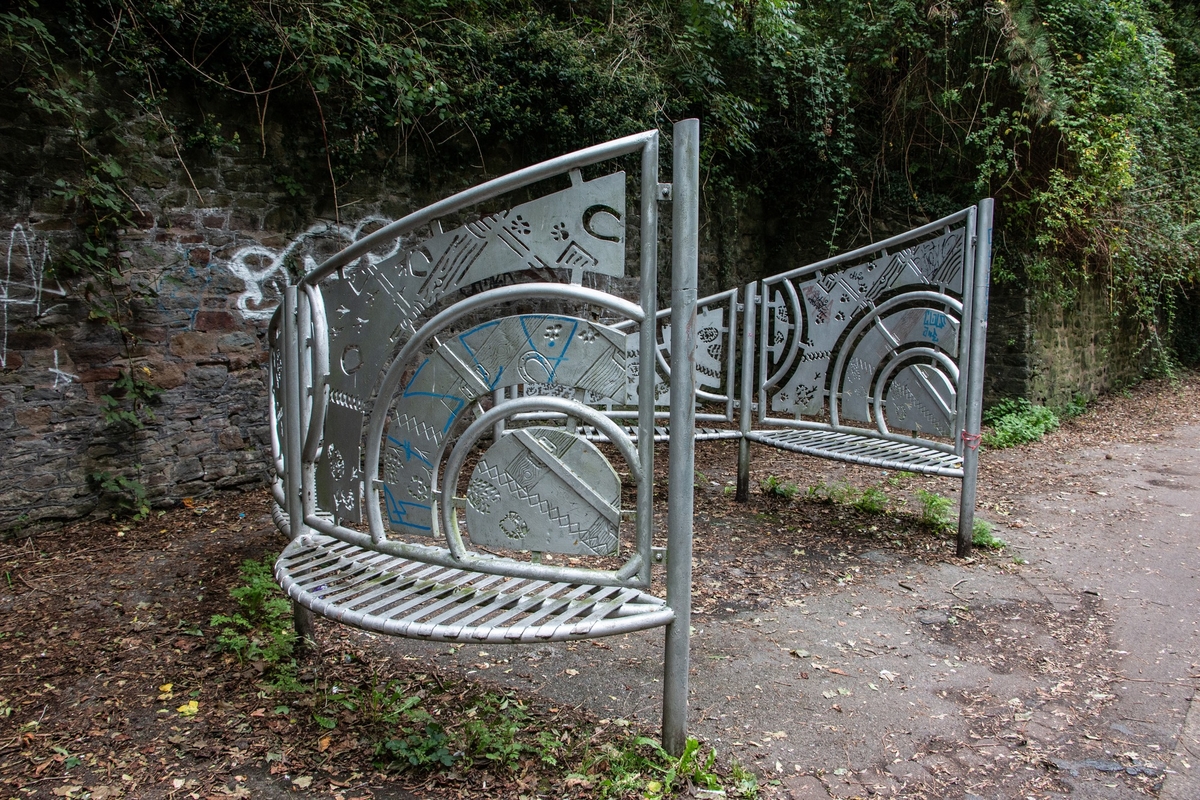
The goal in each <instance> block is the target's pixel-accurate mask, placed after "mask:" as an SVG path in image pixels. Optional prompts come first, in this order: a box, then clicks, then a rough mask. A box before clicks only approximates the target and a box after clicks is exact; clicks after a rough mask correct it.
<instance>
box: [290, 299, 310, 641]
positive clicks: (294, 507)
mask: <svg viewBox="0 0 1200 800" xmlns="http://www.w3.org/2000/svg"><path fill="white" fill-rule="evenodd" d="M298 300H299V291H298V290H297V288H296V287H295V286H289V287H287V289H286V290H285V291H284V294H283V446H284V453H283V465H284V475H283V491H284V497H285V499H286V500H287V508H285V509H284V510H285V511H287V514H288V526H289V534H290V535H291V537H292V538H293V539H295V538H296V537H298V536H302V535H303V534H304V532H305V530H306V526H305V525H304V480H303V478H302V474H303V469H304V465H303V459H302V457H301V452H300V451H301V448H302V447H303V446H304V431H303V427H302V419H301V418H302V416H303V413H304V408H305V405H304V404H305V399H306V398H305V397H304V387H303V386H302V383H303V373H304V370H303V368H302V367H301V365H300V361H301V359H300V353H301V347H302V342H301V340H300V331H299V324H298V320H297V319H296V316H297V306H298ZM292 619H293V622H294V624H295V627H296V635H297V636H299V637H300V641H301V643H302V644H303V643H305V642H311V641H314V626H313V616H312V611H310V610H308V609H307V608H305V607H304V606H301V605H299V604H297V603H294V602H293V603H292Z"/></svg>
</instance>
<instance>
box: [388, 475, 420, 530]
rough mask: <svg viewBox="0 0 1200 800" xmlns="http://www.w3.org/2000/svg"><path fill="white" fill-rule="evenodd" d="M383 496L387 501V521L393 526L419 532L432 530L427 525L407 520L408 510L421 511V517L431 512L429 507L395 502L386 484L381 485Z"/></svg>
mask: <svg viewBox="0 0 1200 800" xmlns="http://www.w3.org/2000/svg"><path fill="white" fill-rule="evenodd" d="M383 495H384V498H385V500H386V501H387V514H388V521H389V522H391V523H392V524H393V525H403V526H404V527H406V528H414V529H416V530H419V531H428V530H432V529H431V528H430V527H429V526H428V525H418V524H416V523H415V522H412V521H410V520H409V519H408V513H409V510H410V509H411V510H413V511H422V512H424V514H423V515H422V516H427V515H428V514H429V512H430V511H431V507H430V506H424V505H421V504H420V503H409V502H407V501H405V500H397V499H396V497H395V495H393V494H392V492H391V490H390V489H389V488H388V486H387V484H386V483H385V484H384V485H383Z"/></svg>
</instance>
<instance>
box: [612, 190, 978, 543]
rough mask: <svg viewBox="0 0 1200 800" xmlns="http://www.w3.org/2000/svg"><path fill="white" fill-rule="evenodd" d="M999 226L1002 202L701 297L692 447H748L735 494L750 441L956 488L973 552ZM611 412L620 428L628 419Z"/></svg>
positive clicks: (664, 396)
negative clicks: (994, 235) (712, 443)
mask: <svg viewBox="0 0 1200 800" xmlns="http://www.w3.org/2000/svg"><path fill="white" fill-rule="evenodd" d="M991 227H992V201H991V200H990V199H989V200H983V201H982V202H980V203H979V204H978V206H976V207H972V208H967V209H964V210H962V211H959V212H957V213H955V214H951V215H950V216H947V217H945V218H943V219H939V220H937V221H935V222H931V223H929V224H927V225H923V226H921V227H919V228H916V229H914V230H912V231H909V232H907V233H904V234H901V235H899V236H895V237H892V238H890V239H887V240H886V241H882V242H878V243H876V244H872V245H868V246H866V247H862V248H859V249H857V250H854V251H852V252H848V253H845V254H842V255H839V256H836V257H833V258H829V259H825V260H823V261H820V262H818V263H815V264H811V265H809V266H805V267H801V268H798V269H794V270H790V271H788V272H785V273H782V274H780V275H776V276H773V277H769V278H766V279H764V280H762V281H756V282H754V283H750V284H748V285H746V286H744V287H741V288H740V289H730V290H727V291H724V292H721V293H719V294H715V295H711V296H709V297H705V298H702V299H700V300H698V301H697V304H696V306H697V311H696V314H697V317H696V330H697V340H698V341H697V348H698V349H697V352H696V373H695V376H694V384H695V387H696V390H695V393H696V399H697V401H698V403H700V404H701V405H700V410H699V411H698V413H697V415H696V420H697V422H698V423H701V424H702V425H703V424H707V425H708V427H700V428H698V429H697V430H696V432H695V438H696V439H698V440H705V439H740V448H739V458H738V485H737V497H738V499H741V500H744V499H746V496H747V494H748V490H749V480H750V443H751V442H758V443H760V444H764V445H769V446H772V447H776V448H781V449H784V450H791V451H794V452H798V453H804V454H807V455H812V456H817V457H821V458H827V459H832V460H835V461H841V462H845V463H852V464H863V465H868V466H875V467H881V468H884V469H890V470H898V471H907V472H914V473H923V474H928V475H941V476H947V477H953V478H958V479H959V480H960V481H961V484H962V490H961V494H960V500H959V524H958V541H957V544H958V553H959V555H966V554H967V553H969V552H970V548H971V538H972V526H973V522H974V512H975V480H976V475H977V469H978V452H977V449H978V446H979V439H980V416H981V411H982V403H983V363H984V344H985V338H986V334H987V300H988V276H989V271H990V263H991ZM739 315H740V318H739ZM739 321H740V323H741V324H740V326H739ZM670 323H671V310H670V309H665V310H663V311H660V312H659V337H658V341H657V345H656V360H655V363H656V366H657V370H658V374H657V375H656V382H655V388H654V391H655V397H656V400H655V402H656V404H657V405H658V406H659V411H658V415H659V418H660V424H659V425H658V426H657V427H656V428H655V434H654V435H655V438H656V439H658V440H665V439H667V438H668V435H669V430H668V427H667V426H666V424H665V423H666V416H667V412H666V411H665V410H664V409H665V406H666V405H667V403H668V401H669V399H670V398H672V397H673V392H674V391H675V387H674V386H671V383H670V380H671V379H670V376H671V370H670V367H669V363H668V359H669V355H670V350H671V348H670V330H671V325H670ZM739 340H740V344H739ZM739 353H740V358H739V357H738V356H737V354H739ZM602 406H603V407H604V410H605V412H606V413H607V414H608V415H609V416H611V417H613V418H614V419H617V420H620V419H622V418H623V417H624V418H628V417H629V416H631V414H632V412H631V411H630V410H629V409H621V408H619V407H616V406H614V405H613V404H612V403H611V402H608V403H603V404H602ZM626 432H627V433H629V434H630V435H636V429H635V428H633V427H632V426H629V425H627V426H626ZM590 434H591V435H592V436H593V437H594V438H603V436H602V435H601V434H600V433H599V432H598V431H590Z"/></svg>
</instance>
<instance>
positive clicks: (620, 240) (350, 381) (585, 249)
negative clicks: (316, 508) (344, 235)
mask: <svg viewBox="0 0 1200 800" xmlns="http://www.w3.org/2000/svg"><path fill="white" fill-rule="evenodd" d="M624 209H625V173H623V172H614V173H612V174H609V175H605V176H603V177H600V178H596V179H595V180H591V181H584V180H582V179H579V180H574V181H573V182H572V185H571V186H570V187H569V188H567V189H564V190H562V191H559V192H553V193H551V194H548V195H545V196H543V197H540V198H538V199H536V200H532V201H530V202H527V203H522V204H520V205H516V206H514V207H512V208H511V209H508V210H505V211H500V212H497V213H495V214H492V215H490V216H486V217H483V218H482V219H479V220H476V221H474V222H469V223H466V224H464V225H462V226H460V227H457V228H454V229H452V230H448V231H445V232H440V233H435V234H434V235H432V236H429V237H428V238H426V239H424V240H423V241H420V242H417V243H411V244H408V245H407V246H405V247H403V248H401V249H400V250H399V251H398V252H397V253H396V254H395V255H393V256H391V257H390V258H387V259H385V260H383V261H381V262H378V263H376V264H370V263H366V261H365V260H364V261H363V262H361V263H359V264H357V265H356V266H354V267H348V268H346V269H345V270H344V272H343V273H342V274H341V275H340V276H339V277H335V278H331V279H329V280H327V281H325V282H324V283H323V285H322V292H323V298H324V305H325V315H326V318H327V320H328V324H329V348H330V353H331V361H332V362H333V363H332V365H331V369H330V374H329V377H328V379H327V382H328V386H329V388H330V405H329V409H328V411H327V415H326V419H325V420H324V434H325V438H326V440H327V441H328V442H329V443H331V444H333V445H334V446H335V447H336V450H337V451H338V452H340V453H341V454H342V456H343V458H344V459H345V461H346V463H347V464H348V465H350V468H348V469H344V470H343V471H342V473H341V478H335V477H334V475H333V464H332V463H330V461H329V459H328V457H327V454H328V453H329V452H330V451H329V449H327V450H326V455H323V456H322V457H321V458H320V459H319V461H318V462H317V470H316V472H317V496H318V499H319V500H320V502H321V504H322V505H324V506H326V507H330V506H332V509H331V510H332V511H333V512H334V514H335V515H336V516H337V517H339V518H341V519H345V520H349V521H353V522H359V521H361V519H362V511H361V506H360V504H359V503H358V502H357V500H356V498H357V497H358V496H359V495H360V494H361V482H362V472H361V469H360V466H359V465H360V464H361V460H362V449H361V448H362V436H363V424H364V421H365V419H366V414H367V408H368V405H369V403H370V399H371V392H372V390H373V389H374V386H375V381H376V380H377V379H378V377H379V374H380V370H381V368H382V367H383V365H384V363H385V361H386V359H387V358H388V357H389V356H391V354H392V353H393V352H394V351H395V346H396V342H397V340H398V339H399V340H403V339H406V338H408V337H409V336H411V335H412V334H413V332H414V331H415V330H416V328H417V327H418V325H419V324H420V322H421V320H422V319H423V317H424V316H425V315H426V314H427V312H428V310H429V309H430V308H431V307H433V306H435V305H436V304H437V303H439V302H440V301H442V300H443V299H445V298H448V297H451V296H454V295H455V293H457V292H459V291H468V292H469V291H471V290H472V288H478V287H479V286H480V285H481V284H482V283H484V282H491V283H495V282H496V281H497V280H504V279H505V278H506V277H508V278H511V276H513V275H514V274H516V273H520V272H525V271H529V270H533V271H535V272H537V273H542V274H545V273H549V272H551V271H554V270H565V271H566V272H567V274H568V276H569V277H571V278H572V279H575V280H577V279H578V278H580V277H581V276H582V274H583V272H584V271H587V272H590V273H597V274H600V275H608V276H613V277H620V276H622V275H623V274H624V272H625V212H624ZM528 369H529V371H530V374H531V376H536V375H539V374H540V373H542V372H543V371H544V365H537V364H530V365H529V367H528ZM621 369H622V370H624V363H623V362H622V363H621ZM531 380H537V378H535V377H531ZM343 500H344V501H345V502H343Z"/></svg>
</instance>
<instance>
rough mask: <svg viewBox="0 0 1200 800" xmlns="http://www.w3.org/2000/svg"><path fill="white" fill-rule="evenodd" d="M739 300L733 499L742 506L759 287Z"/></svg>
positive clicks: (747, 493) (749, 288)
mask: <svg viewBox="0 0 1200 800" xmlns="http://www.w3.org/2000/svg"><path fill="white" fill-rule="evenodd" d="M742 300H743V311H742V385H741V395H740V396H741V400H740V401H739V403H738V426H739V430H740V432H741V435H742V436H741V439H740V440H739V441H738V474H737V494H736V495H734V499H735V500H738V501H740V502H743V503H744V502H746V501H747V500H749V499H750V439H749V438H747V434H749V433H750V425H751V423H752V422H753V420H754V366H755V362H754V351H755V348H754V326H755V323H756V319H757V314H756V313H755V307H756V306H757V304H758V284H755V283H751V284H747V286H746V290H745V291H744V292H743V293H742Z"/></svg>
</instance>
